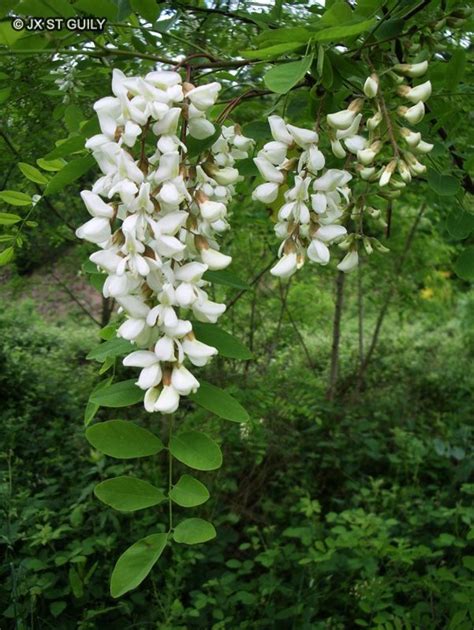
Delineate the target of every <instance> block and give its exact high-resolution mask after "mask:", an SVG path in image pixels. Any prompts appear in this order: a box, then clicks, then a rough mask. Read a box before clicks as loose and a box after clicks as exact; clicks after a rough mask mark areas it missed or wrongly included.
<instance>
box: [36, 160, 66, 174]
mask: <svg viewBox="0 0 474 630" xmlns="http://www.w3.org/2000/svg"><path fill="white" fill-rule="evenodd" d="M36 164H38V166H39V167H40V168H42V169H43V170H45V171H60V170H61V169H62V168H63V166H64V165H65V164H67V162H65V161H64V160H46V159H45V158H38V159H37V160H36Z"/></svg>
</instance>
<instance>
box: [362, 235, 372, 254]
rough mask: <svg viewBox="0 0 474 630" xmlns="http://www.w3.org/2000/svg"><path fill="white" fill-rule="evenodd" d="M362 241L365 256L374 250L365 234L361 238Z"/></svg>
mask: <svg viewBox="0 0 474 630" xmlns="http://www.w3.org/2000/svg"><path fill="white" fill-rule="evenodd" d="M362 242H363V244H364V249H365V251H366V254H367V256H370V254H371V253H372V252H373V251H374V250H373V247H372V244H371V242H370V238H368V237H367V236H364V238H363V239H362Z"/></svg>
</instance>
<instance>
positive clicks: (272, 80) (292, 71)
mask: <svg viewBox="0 0 474 630" xmlns="http://www.w3.org/2000/svg"><path fill="white" fill-rule="evenodd" d="M312 63H313V55H307V56H306V57H303V59H300V60H299V61H291V62H290V63H285V64H281V65H277V66H273V68H271V69H270V70H269V71H268V72H267V73H266V74H265V76H264V77H263V80H264V81H265V85H266V86H267V87H268V89H269V90H271V91H272V92H276V93H277V94H286V93H287V92H289V91H290V90H291V88H292V87H293V86H294V85H296V84H297V83H299V82H300V81H301V80H302V79H303V78H304V76H305V74H306V73H307V72H308V70H309V69H310V68H311V64H312Z"/></svg>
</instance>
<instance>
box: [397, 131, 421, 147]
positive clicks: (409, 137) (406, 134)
mask: <svg viewBox="0 0 474 630" xmlns="http://www.w3.org/2000/svg"><path fill="white" fill-rule="evenodd" d="M400 133H401V135H402V136H403V139H404V140H405V142H406V143H407V144H408V146H410V147H416V145H417V144H418V143H419V142H420V140H421V133H420V132H419V131H416V132H415V131H412V130H411V129H408V127H402V128H401V129H400Z"/></svg>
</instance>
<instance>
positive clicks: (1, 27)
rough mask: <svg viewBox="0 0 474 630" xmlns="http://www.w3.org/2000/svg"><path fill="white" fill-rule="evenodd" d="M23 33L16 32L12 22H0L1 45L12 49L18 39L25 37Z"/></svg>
mask: <svg viewBox="0 0 474 630" xmlns="http://www.w3.org/2000/svg"><path fill="white" fill-rule="evenodd" d="M23 35H24V32H23V31H15V29H14V28H12V25H11V21H10V20H8V21H6V22H0V45H2V46H8V48H11V47H12V46H13V44H14V43H15V42H16V40H17V39H20V37H23Z"/></svg>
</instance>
